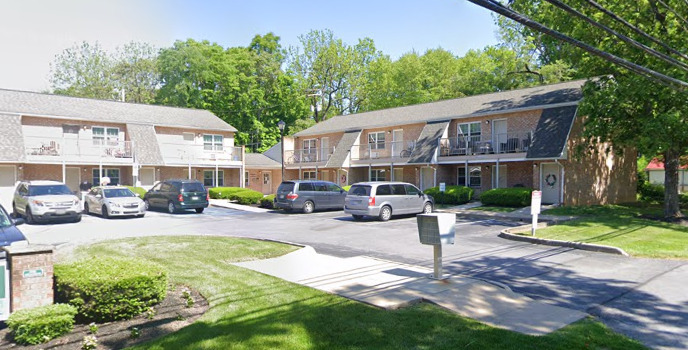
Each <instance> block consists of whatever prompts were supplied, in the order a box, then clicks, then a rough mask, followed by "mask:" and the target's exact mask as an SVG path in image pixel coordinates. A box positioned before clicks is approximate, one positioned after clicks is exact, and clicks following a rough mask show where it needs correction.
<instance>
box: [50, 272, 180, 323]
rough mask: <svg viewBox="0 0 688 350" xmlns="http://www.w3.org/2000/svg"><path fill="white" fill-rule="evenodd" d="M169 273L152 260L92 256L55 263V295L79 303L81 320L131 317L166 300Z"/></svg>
mask: <svg viewBox="0 0 688 350" xmlns="http://www.w3.org/2000/svg"><path fill="white" fill-rule="evenodd" d="M167 283H168V280H167V273H166V272H165V271H164V270H163V269H162V268H161V267H159V266H157V265H155V264H151V263H150V262H148V261H143V260H135V259H130V258H107V259H105V258H91V259H87V260H82V261H78V262H75V263H71V264H61V265H55V290H56V295H55V299H56V300H57V301H58V302H61V303H68V304H70V305H72V306H74V307H76V309H77V311H78V314H77V320H79V321H83V322H90V321H96V322H109V321H116V320H125V319H130V318H132V317H134V316H137V315H139V314H141V313H142V312H144V311H146V310H148V308H149V307H151V306H153V305H155V304H157V303H159V302H160V301H162V300H163V299H164V298H165V296H166V294H167Z"/></svg>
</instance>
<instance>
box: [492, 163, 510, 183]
mask: <svg viewBox="0 0 688 350" xmlns="http://www.w3.org/2000/svg"><path fill="white" fill-rule="evenodd" d="M497 172H498V171H497V167H496V166H494V167H492V188H506V187H507V186H506V165H500V166H499V175H497ZM498 180H499V181H498Z"/></svg>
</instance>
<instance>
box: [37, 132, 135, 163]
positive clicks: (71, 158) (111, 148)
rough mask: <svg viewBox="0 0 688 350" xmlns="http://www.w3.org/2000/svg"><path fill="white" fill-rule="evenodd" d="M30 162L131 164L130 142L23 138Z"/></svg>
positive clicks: (38, 137) (131, 149) (39, 137)
mask: <svg viewBox="0 0 688 350" xmlns="http://www.w3.org/2000/svg"><path fill="white" fill-rule="evenodd" d="M24 149H25V151H26V159H27V161H29V162H40V163H43V162H45V163H53V162H63V161H64V162H68V163H91V164H95V163H99V162H103V161H104V162H108V163H118V164H119V163H121V164H131V163H133V161H134V160H133V158H134V151H133V147H132V143H131V141H119V140H113V139H109V140H108V139H79V138H67V137H42V136H24Z"/></svg>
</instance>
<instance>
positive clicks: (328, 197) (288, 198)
mask: <svg viewBox="0 0 688 350" xmlns="http://www.w3.org/2000/svg"><path fill="white" fill-rule="evenodd" d="M345 197H346V191H344V190H343V189H342V188H341V187H339V185H337V184H335V183H333V182H329V181H321V180H290V181H283V182H282V183H281V184H280V185H279V187H278V188H277V193H276V195H275V208H280V209H284V210H285V211H287V212H289V211H292V210H301V211H303V212H304V213H306V214H309V213H312V212H313V211H314V210H319V209H338V210H342V208H343V207H344V198H345Z"/></svg>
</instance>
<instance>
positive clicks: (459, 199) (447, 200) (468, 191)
mask: <svg viewBox="0 0 688 350" xmlns="http://www.w3.org/2000/svg"><path fill="white" fill-rule="evenodd" d="M424 192H425V193H426V194H428V195H430V196H432V198H434V199H435V204H464V203H468V201H470V200H471V197H473V189H472V188H470V187H466V186H446V188H445V191H444V192H440V188H439V187H431V188H428V189H426V190H425V191H424Z"/></svg>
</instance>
